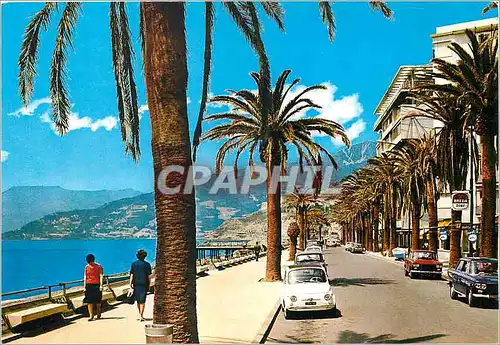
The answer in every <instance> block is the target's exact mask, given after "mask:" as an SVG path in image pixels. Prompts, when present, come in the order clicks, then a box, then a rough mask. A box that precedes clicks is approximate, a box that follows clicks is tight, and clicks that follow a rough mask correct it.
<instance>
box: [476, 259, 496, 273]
mask: <svg viewBox="0 0 500 345" xmlns="http://www.w3.org/2000/svg"><path fill="white" fill-rule="evenodd" d="M477 273H478V274H488V275H489V274H498V261H478V262H477Z"/></svg>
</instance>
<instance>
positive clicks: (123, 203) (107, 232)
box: [3, 193, 156, 240]
mask: <svg viewBox="0 0 500 345" xmlns="http://www.w3.org/2000/svg"><path fill="white" fill-rule="evenodd" d="M153 200H154V199H153V193H148V194H141V195H138V196H136V197H132V198H126V199H120V200H117V201H113V202H110V203H108V204H106V205H104V206H101V207H99V208H96V209H87V210H74V211H68V212H57V213H54V214H51V215H48V216H45V217H42V218H41V219H38V220H36V221H33V222H30V223H28V224H26V225H24V226H23V227H21V228H20V229H19V230H18V231H10V232H6V233H4V234H3V239H7V240H9V239H18V240H20V239H80V238H126V237H148V238H149V237H154V236H155V235H156V222H155V220H154V205H153Z"/></svg>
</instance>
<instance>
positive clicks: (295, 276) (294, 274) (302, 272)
mask: <svg viewBox="0 0 500 345" xmlns="http://www.w3.org/2000/svg"><path fill="white" fill-rule="evenodd" d="M299 283H326V275H325V271H323V270H322V269H319V268H302V269H296V270H291V271H290V272H289V273H288V284H299Z"/></svg>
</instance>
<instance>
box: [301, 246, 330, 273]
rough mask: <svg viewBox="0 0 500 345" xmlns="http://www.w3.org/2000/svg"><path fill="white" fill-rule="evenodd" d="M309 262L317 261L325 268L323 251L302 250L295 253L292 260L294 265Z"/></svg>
mask: <svg viewBox="0 0 500 345" xmlns="http://www.w3.org/2000/svg"><path fill="white" fill-rule="evenodd" d="M309 262H312V263H317V264H319V265H321V266H323V267H325V269H326V266H327V264H326V263H325V258H324V257H323V253H322V252H321V251H312V250H311V251H304V252H300V253H297V254H296V255H295V261H294V264H295V265H300V264H303V263H309Z"/></svg>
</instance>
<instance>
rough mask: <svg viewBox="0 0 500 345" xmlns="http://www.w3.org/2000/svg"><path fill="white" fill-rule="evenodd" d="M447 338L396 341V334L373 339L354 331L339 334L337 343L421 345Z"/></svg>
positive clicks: (432, 336)
mask: <svg viewBox="0 0 500 345" xmlns="http://www.w3.org/2000/svg"><path fill="white" fill-rule="evenodd" d="M444 336H446V334H431V335H424V336H421V337H414V338H405V339H394V338H396V336H395V335H394V334H390V333H389V334H382V335H378V336H375V337H371V336H370V335H369V334H367V333H356V332H353V331H342V332H340V334H339V337H338V339H337V343H344V344H346V343H350V344H352V343H371V344H378V343H385V344H405V343H420V342H424V341H429V340H433V339H437V338H441V337H444Z"/></svg>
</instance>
